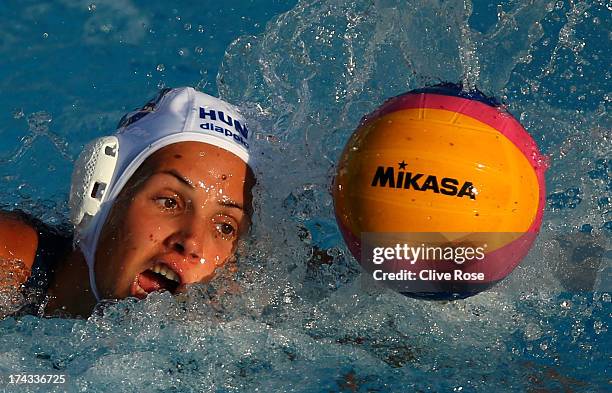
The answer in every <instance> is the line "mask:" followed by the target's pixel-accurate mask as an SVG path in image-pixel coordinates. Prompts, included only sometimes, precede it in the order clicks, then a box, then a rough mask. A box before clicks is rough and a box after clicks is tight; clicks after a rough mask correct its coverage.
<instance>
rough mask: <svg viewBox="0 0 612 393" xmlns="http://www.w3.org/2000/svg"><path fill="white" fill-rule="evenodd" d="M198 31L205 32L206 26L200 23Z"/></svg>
mask: <svg viewBox="0 0 612 393" xmlns="http://www.w3.org/2000/svg"><path fill="white" fill-rule="evenodd" d="M198 33H204V26H202V25H198Z"/></svg>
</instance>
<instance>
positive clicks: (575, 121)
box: [0, 0, 612, 392]
mask: <svg viewBox="0 0 612 393" xmlns="http://www.w3.org/2000/svg"><path fill="white" fill-rule="evenodd" d="M168 4H169V2H163V1H136V0H105V1H94V0H89V1H68V0H61V1H56V2H40V1H14V0H11V1H2V2H1V3H0V53H1V55H2V60H1V61H0V70H1V71H2V73H1V74H0V92H2V94H0V181H1V183H0V184H1V187H0V208H2V209H14V208H21V209H23V210H25V211H28V212H30V213H32V214H34V215H36V216H38V217H41V218H42V219H44V220H45V221H47V222H49V223H52V224H62V223H66V222H67V213H68V210H67V203H66V200H67V196H68V190H69V185H70V181H69V179H70V173H71V171H72V164H73V161H74V160H75V158H76V157H77V155H78V153H79V152H80V149H81V148H82V146H83V145H84V144H85V143H86V142H88V141H89V140H91V139H92V138H94V137H97V136H101V135H106V134H108V133H110V132H112V131H113V130H114V127H115V125H116V123H117V122H118V120H119V119H120V118H121V116H122V115H123V114H124V113H125V112H127V111H130V110H132V109H134V108H135V107H138V106H140V105H142V103H144V102H145V101H146V100H147V99H148V98H150V97H152V96H153V95H154V94H155V92H156V91H157V90H158V89H159V88H161V87H166V86H181V85H193V86H196V87H198V88H199V89H201V90H203V91H205V92H207V93H211V94H215V95H220V96H221V97H222V98H224V99H226V100H228V101H230V102H233V103H235V104H237V105H239V106H240V107H241V108H242V109H243V111H244V114H245V115H246V116H247V117H248V118H250V119H251V129H252V130H254V132H255V133H256V139H257V143H256V149H257V150H258V156H259V157H260V159H259V163H258V170H257V171H258V185H257V197H256V215H255V218H254V225H253V229H252V233H251V236H250V238H249V239H247V240H246V241H245V242H244V244H243V245H242V246H241V252H240V261H239V267H240V268H239V272H238V273H237V275H236V277H235V280H236V282H237V285H235V286H230V287H229V288H228V285H227V283H226V282H223V281H222V280H218V281H215V282H213V283H212V284H211V285H209V286H206V287H194V288H192V290H191V291H190V292H188V293H187V294H185V295H181V296H177V297H172V296H170V295H169V294H167V293H160V294H153V295H151V296H149V297H148V298H147V299H146V300H145V301H141V302H135V301H131V300H125V301H122V302H119V303H117V304H113V305H110V306H109V307H108V308H106V310H105V312H104V314H98V315H94V316H93V317H91V318H90V319H89V320H87V321H83V320H67V319H46V320H45V319H39V318H36V317H32V316H27V317H21V318H18V319H16V318H7V319H4V320H2V321H0V385H1V386H2V388H1V389H3V390H6V391H15V392H17V391H18V392H25V391H56V392H64V391H69V392H107V391H112V392H134V391H147V392H253V391H260V392H277V391H279V392H285V391H287V392H329V391H333V392H336V391H344V392H412V391H418V392H453V391H454V392H491V391H495V392H515V391H516V392H524V391H527V392H549V391H550V392H556V391H567V392H602V391H609V390H610V383H611V382H610V381H611V380H612V377H611V376H610V371H609V370H610V347H612V340H611V338H610V326H609V325H610V315H611V313H612V307H611V303H612V298H611V294H610V290H611V277H612V276H611V274H610V273H611V269H610V259H611V258H612V247H611V238H612V214H611V203H612V202H611V198H612V158H611V157H612V131H611V130H612V127H611V126H612V124H611V119H610V116H609V110H610V101H611V99H612V98H611V97H612V96H611V94H612V84H611V78H612V77H611V75H610V66H609V65H610V64H612V59H611V55H610V50H609V47H610V40H611V39H612V33H611V31H610V26H611V25H612V24H611V23H610V22H611V18H610V12H611V11H612V6H611V5H610V4H609V3H606V2H603V1H601V2H599V1H588V2H574V1H541V0H534V1H530V2H524V1H503V2H497V3H492V2H489V1H484V0H478V1H476V0H474V1H468V0H465V1H456V0H448V1H428V0H421V1H412V0H410V1H405V0H404V1H399V0H398V1H394V0H354V1H339V0H320V1H280V0H278V1H269V0H268V1H266V0H253V1H247V0H245V1H239V0H230V1H225V2H223V4H222V5H221V4H220V3H218V2H213V1H208V0H206V1H199V2H189V1H179V2H172V4H171V5H168ZM439 81H452V82H463V83H464V85H466V86H476V87H478V88H480V89H481V90H483V91H484V92H485V93H487V94H490V95H493V96H496V97H498V98H499V99H501V100H502V101H503V102H505V103H506V104H507V106H508V108H509V110H510V111H511V112H512V113H513V114H514V115H515V116H516V117H517V118H518V119H520V121H521V122H522V123H523V124H524V126H525V128H526V129H527V130H529V132H530V133H531V135H532V136H533V137H534V139H535V141H536V142H537V143H538V145H539V147H540V149H541V150H542V152H543V153H544V154H546V155H547V156H548V157H549V158H550V164H551V166H550V169H549V170H548V172H547V206H546V211H545V215H544V222H543V226H542V231H541V233H540V236H539V237H538V240H537V241H536V244H535V245H534V247H533V249H532V251H531V252H530V254H529V255H528V257H527V258H526V259H525V260H524V261H523V263H522V264H521V266H520V267H519V268H518V269H517V270H516V271H515V272H514V273H512V275H511V276H510V277H508V279H506V280H505V281H503V282H502V283H501V285H499V286H497V287H495V288H494V289H492V290H490V291H488V292H485V293H481V294H479V295H477V296H474V297H472V298H469V299H466V300H461V301H455V302H427V301H420V300H415V299H409V298H405V297H403V296H401V295H398V294H396V293H394V292H392V291H389V290H385V289H383V288H377V287H375V286H373V285H372V284H371V282H369V281H368V278H367V277H365V276H364V275H362V274H361V273H360V268H359V265H358V263H357V262H356V261H355V260H354V259H353V258H352V256H351V255H350V253H349V252H348V250H347V248H346V246H345V245H344V243H343V242H342V239H341V236H340V233H339V231H338V228H337V226H336V223H335V219H334V215H333V204H332V200H331V195H330V193H329V186H330V183H331V179H332V176H333V174H334V170H335V164H336V162H337V159H338V157H339V155H340V152H341V151H342V148H343V146H344V143H345V142H346V140H347V139H348V137H349V135H350V134H351V133H352V131H353V130H354V128H355V127H356V125H357V124H358V122H359V119H360V118H361V117H362V116H363V115H364V114H366V113H369V112H370V111H372V110H373V109H374V108H376V107H377V106H378V105H379V104H380V103H382V102H383V101H384V100H385V99H386V98H388V97H391V96H395V95H398V94H400V93H402V92H405V91H407V90H410V89H414V88H417V87H421V86H424V85H427V84H435V83H438V82H439ZM313 246H316V247H317V248H320V249H326V250H328V251H327V252H326V254H327V255H325V256H318V257H316V258H313V257H312V253H313ZM317 261H319V262H317ZM324 262H325V263H324ZM327 262H331V263H327ZM15 373H30V374H62V375H65V383H63V384H58V385H49V384H47V385H40V384H38V385H36V384H27V385H19V386H17V385H15V384H10V383H9V382H10V381H9V375H10V374H15Z"/></svg>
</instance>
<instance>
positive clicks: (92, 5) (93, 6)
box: [87, 3, 96, 12]
mask: <svg viewBox="0 0 612 393" xmlns="http://www.w3.org/2000/svg"><path fill="white" fill-rule="evenodd" d="M87 10H88V11H89V12H94V11H95V10H96V4H95V3H91V4H89V5H88V6H87Z"/></svg>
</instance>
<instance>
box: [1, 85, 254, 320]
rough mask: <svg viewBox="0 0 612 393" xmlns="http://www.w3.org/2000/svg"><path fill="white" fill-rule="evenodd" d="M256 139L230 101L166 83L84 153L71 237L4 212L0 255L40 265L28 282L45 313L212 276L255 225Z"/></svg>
mask: <svg viewBox="0 0 612 393" xmlns="http://www.w3.org/2000/svg"><path fill="white" fill-rule="evenodd" d="M249 139H250V135H249V131H248V129H247V126H246V124H245V121H244V119H243V118H242V116H241V115H240V114H239V113H238V112H237V110H236V109H235V108H234V107H233V106H231V105H230V104H228V103H226V102H224V101H222V100H220V99H217V98H214V97H211V96H209V95H206V94H203V93H201V92H198V91H195V90H194V89H192V88H178V89H164V90H163V91H162V92H160V94H159V95H158V97H156V98H155V99H154V100H152V101H150V102H148V103H147V104H146V105H145V106H144V107H143V108H142V109H140V110H139V111H137V112H133V113H130V114H128V115H126V116H124V118H123V119H122V120H121V122H120V124H119V126H118V129H117V131H116V133H115V134H114V135H113V136H109V137H103V138H99V139H97V140H95V141H93V142H92V143H90V144H89V145H88V146H86V147H85V149H84V150H83V152H82V153H81V155H80V157H79V159H78V160H77V162H76V164H75V170H74V173H73V178H72V187H71V196H70V209H71V221H72V223H73V224H74V227H75V231H74V235H73V237H72V238H68V237H62V236H61V235H59V234H54V233H53V232H52V231H50V230H49V229H48V228H44V225H43V224H42V223H40V222H38V221H37V220H35V219H31V218H28V217H23V215H21V216H20V215H19V214H14V213H13V214H6V213H5V214H3V215H2V216H0V257H2V258H17V259H21V260H22V261H23V263H24V265H25V266H26V268H28V270H29V269H31V276H30V278H29V280H28V281H27V282H25V283H24V287H25V288H26V290H27V289H32V288H33V289H36V290H38V293H39V294H40V295H42V296H41V299H40V300H41V302H40V304H39V305H38V308H39V310H38V312H39V313H40V314H46V315H49V314H54V313H57V312H60V313H67V314H69V315H80V316H88V315H89V314H90V313H91V311H92V309H93V308H94V306H95V305H96V303H97V302H98V301H100V300H102V299H120V298H125V297H137V298H141V299H142V298H145V297H146V296H147V294H148V293H151V292H154V291H157V290H168V291H170V292H173V293H174V292H176V291H179V290H181V289H182V288H184V287H185V285H187V284H192V283H197V282H205V281H208V280H210V279H211V278H212V277H213V276H214V275H215V270H216V269H217V268H220V267H221V266H223V265H224V264H225V263H227V262H228V261H229V260H231V259H232V258H233V256H234V252H235V250H236V245H237V239H238V238H239V237H240V235H241V234H243V233H244V232H245V231H247V229H248V226H249V222H250V213H251V188H252V186H253V184H254V182H255V180H254V175H253V172H252V169H251V168H250V165H252V163H251V159H250V156H249V144H248V143H249ZM71 245H74V247H71ZM28 273H29V271H28ZM22 281H25V277H24V278H22ZM42 299H44V300H42Z"/></svg>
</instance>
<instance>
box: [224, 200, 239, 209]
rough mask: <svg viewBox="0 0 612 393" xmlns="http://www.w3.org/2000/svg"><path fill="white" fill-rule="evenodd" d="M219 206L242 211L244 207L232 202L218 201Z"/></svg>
mask: <svg viewBox="0 0 612 393" xmlns="http://www.w3.org/2000/svg"><path fill="white" fill-rule="evenodd" d="M219 205H221V206H224V207H231V208H234V209H240V210H244V207H243V206H242V205H241V204H240V203H237V202H234V201H219Z"/></svg>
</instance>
